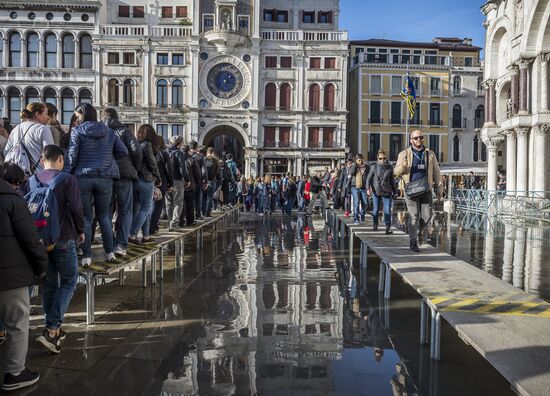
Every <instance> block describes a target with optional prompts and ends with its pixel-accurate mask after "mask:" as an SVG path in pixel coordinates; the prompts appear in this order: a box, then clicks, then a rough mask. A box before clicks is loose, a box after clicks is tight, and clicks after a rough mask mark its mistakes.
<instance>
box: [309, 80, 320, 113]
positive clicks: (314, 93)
mask: <svg viewBox="0 0 550 396" xmlns="http://www.w3.org/2000/svg"><path fill="white" fill-rule="evenodd" d="M320 98H321V88H320V87H319V84H311V85H310V87H309V111H319V107H320Z"/></svg>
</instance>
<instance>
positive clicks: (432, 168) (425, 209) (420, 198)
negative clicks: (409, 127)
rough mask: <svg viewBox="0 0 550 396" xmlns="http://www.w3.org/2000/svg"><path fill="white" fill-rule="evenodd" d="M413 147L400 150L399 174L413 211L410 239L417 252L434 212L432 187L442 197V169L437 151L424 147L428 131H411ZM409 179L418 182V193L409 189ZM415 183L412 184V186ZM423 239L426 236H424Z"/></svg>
mask: <svg viewBox="0 0 550 396" xmlns="http://www.w3.org/2000/svg"><path fill="white" fill-rule="evenodd" d="M410 143H411V147H409V148H407V149H405V150H403V151H402V152H400V153H399V156H398V158H397V164H396V166H395V176H396V177H402V178H403V182H404V183H405V203H406V204H407V211H408V212H409V240H410V248H411V250H412V251H413V252H419V251H420V250H419V249H418V239H419V238H422V233H423V231H424V227H425V226H426V225H427V224H428V223H429V222H430V220H431V218H432V215H433V208H432V206H433V199H432V191H433V190H435V191H436V193H437V196H438V198H441V196H442V193H443V190H442V186H441V172H440V170H439V164H438V162H437V158H436V156H435V153H434V152H433V151H431V150H429V149H428V148H426V147H424V135H423V133H422V131H420V130H416V131H414V132H413V133H412V134H411V140H410ZM409 183H415V187H416V188H415V189H414V190H415V192H414V195H411V194H410V193H407V186H408V185H409ZM409 187H412V186H409ZM420 243H422V240H421V239H420Z"/></svg>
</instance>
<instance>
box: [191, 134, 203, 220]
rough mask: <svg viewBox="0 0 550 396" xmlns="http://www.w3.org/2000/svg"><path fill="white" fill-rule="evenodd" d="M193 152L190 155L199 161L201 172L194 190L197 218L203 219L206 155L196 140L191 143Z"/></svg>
mask: <svg viewBox="0 0 550 396" xmlns="http://www.w3.org/2000/svg"><path fill="white" fill-rule="evenodd" d="M189 147H190V149H191V152H190V155H191V157H193V159H194V160H195V162H196V163H197V165H198V167H199V172H200V180H199V181H198V183H197V186H196V188H195V190H194V193H195V203H194V207H195V219H196V220H198V221H201V220H202V213H201V207H202V193H203V191H204V189H203V186H204V184H206V170H205V168H204V156H203V155H202V154H201V152H200V149H199V143H198V142H196V141H192V142H191V143H190V145H189Z"/></svg>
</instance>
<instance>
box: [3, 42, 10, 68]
mask: <svg viewBox="0 0 550 396" xmlns="http://www.w3.org/2000/svg"><path fill="white" fill-rule="evenodd" d="M2 48H4V53H3V54H2V55H3V59H2V63H1V66H4V67H8V66H9V64H10V51H8V49H9V48H8V38H7V37H6V36H4V37H2Z"/></svg>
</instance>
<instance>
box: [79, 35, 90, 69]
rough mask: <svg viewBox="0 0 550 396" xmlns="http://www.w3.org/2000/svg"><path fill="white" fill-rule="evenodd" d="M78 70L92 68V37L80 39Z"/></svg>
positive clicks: (87, 36)
mask: <svg viewBox="0 0 550 396" xmlns="http://www.w3.org/2000/svg"><path fill="white" fill-rule="evenodd" d="M80 68H81V69H91V68H92V37H91V36H90V35H89V34H84V35H82V36H81V37H80Z"/></svg>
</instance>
